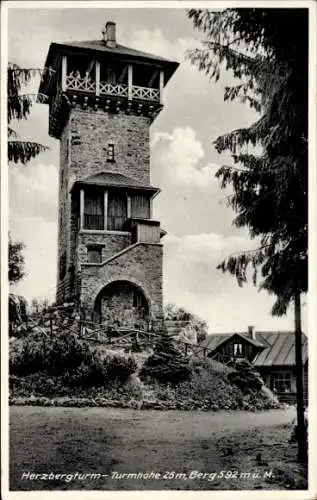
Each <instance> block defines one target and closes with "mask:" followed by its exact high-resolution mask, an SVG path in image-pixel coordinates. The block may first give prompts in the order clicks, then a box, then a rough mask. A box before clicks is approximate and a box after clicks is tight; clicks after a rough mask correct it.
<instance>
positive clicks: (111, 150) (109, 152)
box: [107, 143, 114, 162]
mask: <svg viewBox="0 0 317 500" xmlns="http://www.w3.org/2000/svg"><path fill="white" fill-rule="evenodd" d="M107 161H110V162H113V161H114V144H112V143H109V144H108V147H107Z"/></svg>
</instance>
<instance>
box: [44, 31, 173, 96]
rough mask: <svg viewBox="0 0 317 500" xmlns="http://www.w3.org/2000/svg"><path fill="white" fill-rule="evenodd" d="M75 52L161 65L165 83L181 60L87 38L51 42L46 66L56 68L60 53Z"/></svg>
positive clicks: (45, 85)
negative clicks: (74, 40)
mask: <svg viewBox="0 0 317 500" xmlns="http://www.w3.org/2000/svg"><path fill="white" fill-rule="evenodd" d="M70 53H73V54H89V55H95V56H99V58H100V59H102V58H103V59H104V58H107V59H117V60H121V61H126V62H128V61H130V62H139V63H141V64H150V65H153V66H159V67H162V68H163V69H164V85H166V84H167V82H168V81H169V80H170V78H171V77H172V76H173V74H174V73H175V71H176V70H177V68H178V66H179V62H177V61H170V60H168V59H165V58H164V57H161V56H157V55H154V54H149V53H148V52H142V51H140V50H136V49H133V48H130V47H125V46H124V45H120V44H116V46H115V47H108V46H107V45H106V43H105V42H104V41H103V40H87V41H80V42H65V43H56V42H53V43H51V44H50V47H49V50H48V54H47V57H46V61H45V65H44V66H45V68H54V67H55V66H56V63H57V60H58V56H59V55H68V54H70ZM49 82H50V77H48V80H47V78H46V76H45V75H44V77H43V80H42V82H41V84H40V88H39V93H45V89H46V87H47V85H49Z"/></svg>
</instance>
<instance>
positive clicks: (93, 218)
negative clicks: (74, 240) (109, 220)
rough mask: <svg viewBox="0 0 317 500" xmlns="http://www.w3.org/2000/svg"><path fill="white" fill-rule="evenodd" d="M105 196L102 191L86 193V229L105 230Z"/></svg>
mask: <svg viewBox="0 0 317 500" xmlns="http://www.w3.org/2000/svg"><path fill="white" fill-rule="evenodd" d="M104 228H105V227H104V194H103V192H102V191H97V192H96V191H94V190H91V191H88V190H87V191H86V192H85V207H84V229H97V230H99V231H100V230H104Z"/></svg>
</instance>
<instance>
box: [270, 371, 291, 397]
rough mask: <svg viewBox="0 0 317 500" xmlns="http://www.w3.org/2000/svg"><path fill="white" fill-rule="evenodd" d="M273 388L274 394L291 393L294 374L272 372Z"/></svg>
mask: <svg viewBox="0 0 317 500" xmlns="http://www.w3.org/2000/svg"><path fill="white" fill-rule="evenodd" d="M271 388H272V390H273V391H274V392H291V391H292V372H290V371H280V372H272V373H271Z"/></svg>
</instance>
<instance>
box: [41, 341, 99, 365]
mask: <svg viewBox="0 0 317 500" xmlns="http://www.w3.org/2000/svg"><path fill="white" fill-rule="evenodd" d="M95 356H96V351H94V350H93V349H91V348H90V346H89V344H88V343H87V342H85V341H83V340H81V339H79V338H78V336H77V335H76V334H75V333H70V332H65V333H63V334H62V335H59V336H57V337H55V338H54V339H53V342H52V343H51V345H50V347H49V350H48V353H47V363H46V365H47V368H48V369H49V371H50V373H55V374H60V373H63V372H65V371H67V372H70V371H72V370H76V369H77V368H78V367H79V366H81V365H87V366H90V365H92V364H93V360H94V357H95Z"/></svg>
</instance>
